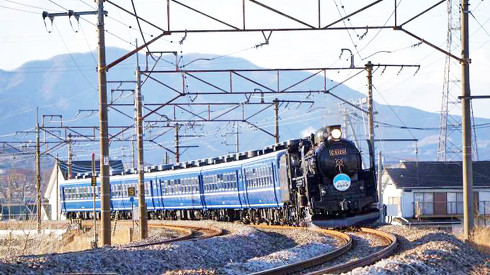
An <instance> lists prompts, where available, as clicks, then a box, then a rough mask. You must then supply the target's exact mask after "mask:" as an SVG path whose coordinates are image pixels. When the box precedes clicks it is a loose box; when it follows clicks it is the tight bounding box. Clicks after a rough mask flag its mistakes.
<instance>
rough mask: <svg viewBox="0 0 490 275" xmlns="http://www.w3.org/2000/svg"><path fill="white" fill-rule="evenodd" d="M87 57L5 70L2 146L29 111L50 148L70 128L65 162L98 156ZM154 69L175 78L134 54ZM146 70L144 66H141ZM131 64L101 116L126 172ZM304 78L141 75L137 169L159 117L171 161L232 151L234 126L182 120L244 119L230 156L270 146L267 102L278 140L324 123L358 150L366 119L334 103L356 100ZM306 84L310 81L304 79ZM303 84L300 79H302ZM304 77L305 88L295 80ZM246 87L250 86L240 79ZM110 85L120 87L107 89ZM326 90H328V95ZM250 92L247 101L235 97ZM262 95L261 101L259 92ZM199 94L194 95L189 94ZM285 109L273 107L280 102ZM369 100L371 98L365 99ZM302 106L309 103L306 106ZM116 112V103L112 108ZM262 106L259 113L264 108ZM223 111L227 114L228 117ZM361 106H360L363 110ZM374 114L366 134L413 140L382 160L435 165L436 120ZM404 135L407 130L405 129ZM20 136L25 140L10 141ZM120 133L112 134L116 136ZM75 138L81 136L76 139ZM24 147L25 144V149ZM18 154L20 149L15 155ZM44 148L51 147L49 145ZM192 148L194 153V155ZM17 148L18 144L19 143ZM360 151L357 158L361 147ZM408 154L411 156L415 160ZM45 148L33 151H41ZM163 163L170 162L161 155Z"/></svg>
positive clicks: (218, 63)
mask: <svg viewBox="0 0 490 275" xmlns="http://www.w3.org/2000/svg"><path fill="white" fill-rule="evenodd" d="M125 53H126V52H125V51H124V50H121V49H117V48H109V49H108V51H107V61H108V63H109V62H111V61H113V60H116V59H117V58H119V57H120V56H122V55H124V54H125ZM94 55H95V54H94V53H77V54H71V55H60V56H56V57H53V58H51V59H49V60H43V61H32V62H29V63H26V64H24V65H23V66H21V67H20V68H18V69H16V70H14V71H0V95H1V97H0V98H1V99H0V106H1V107H2V108H0V123H1V126H2V127H1V128H0V135H2V140H3V141H18V142H21V141H31V142H33V141H34V140H35V135H34V134H33V133H32V130H34V129H35V126H36V108H37V107H38V108H39V117H38V119H39V122H40V124H41V126H43V129H44V130H43V131H42V134H41V140H42V141H44V140H45V139H46V141H50V142H56V141H58V140H59V139H57V138H56V137H55V136H63V137H64V136H65V135H66V134H67V131H65V130H60V129H56V127H59V126H62V125H61V121H60V119H59V117H58V115H62V117H63V122H62V123H63V126H70V127H78V128H72V130H73V131H72V132H71V133H72V135H73V139H74V140H75V143H74V144H73V147H74V159H78V160H86V159H89V158H90V156H91V154H92V152H95V153H97V152H98V145H97V144H93V143H92V144H90V143H88V142H87V140H88V139H90V138H94V137H95V138H96V137H98V130H96V129H83V128H82V127H87V126H98V123H99V122H98V114H97V113H96V112H93V111H92V110H97V109H98V92H97V74H96V61H95V60H96V57H95V56H94ZM159 58H161V59H160V61H159V63H158V65H157V66H156V67H155V69H156V70H167V71H168V70H175V62H176V61H175V57H174V56H173V55H164V56H162V57H160V56H143V55H140V56H139V59H140V66H141V68H142V69H147V68H148V69H150V68H152V66H153V64H154V63H155V60H159ZM177 61H178V64H179V66H183V65H185V69H200V70H211V69H213V70H216V69H257V68H258V67H257V66H255V65H254V64H252V63H250V62H248V61H246V60H243V59H240V58H232V57H217V56H210V55H201V54H191V55H186V56H185V58H180V59H178V60H177ZM146 63H148V65H147V64H146ZM135 67H136V57H131V58H129V59H128V60H126V61H124V62H122V63H121V64H118V65H117V66H115V67H113V68H111V70H109V72H108V80H109V81H112V82H110V83H109V84H108V101H109V103H113V105H111V108H109V125H110V126H111V127H114V128H111V129H110V135H111V136H113V135H116V137H114V138H113V139H112V141H111V144H110V146H111V147H110V152H111V158H114V159H123V161H124V162H125V163H126V165H128V166H130V164H129V162H131V157H132V154H131V143H130V142H129V141H125V140H127V139H128V138H129V137H130V136H132V135H134V130H133V129H129V130H126V131H124V128H123V126H127V125H131V124H132V123H133V118H132V117H133V114H134V110H133V106H132V103H133V97H132V94H131V91H129V90H132V89H134V87H135V84H134V82H132V81H134V80H135V73H134V70H135ZM314 73H316V72H314V71H291V72H281V74H280V77H279V79H280V87H279V90H284V89H286V88H288V87H291V86H293V87H292V88H291V89H289V90H293V89H294V90H301V91H303V93H302V94H295V95H292V94H288V93H287V91H286V92H284V93H280V94H268V93H266V92H267V91H268V89H277V78H278V76H277V72H275V71H271V72H266V73H258V72H239V73H236V74H232V76H231V80H230V74H229V73H211V72H210V73H200V74H198V73H191V74H188V75H182V74H181V73H180V72H173V73H165V74H161V73H152V74H149V77H148V76H147V75H143V76H142V80H143V82H144V84H143V85H142V92H143V96H144V103H145V109H144V114H146V115H148V114H149V113H150V112H152V114H151V115H148V117H147V119H146V120H145V121H146V122H147V124H146V128H145V138H146V139H154V141H155V142H148V143H145V150H146V151H145V163H146V164H159V163H161V162H162V161H163V158H164V156H165V151H166V150H165V149H163V148H164V147H165V148H167V149H168V150H167V152H169V151H174V150H175V149H174V139H175V130H174V128H167V125H168V124H169V123H167V122H168V121H167V120H168V119H170V118H173V117H174V116H175V117H176V118H177V119H178V120H179V121H180V124H181V128H180V131H179V135H180V136H181V138H180V144H181V145H182V146H189V147H183V148H181V153H183V154H182V157H181V160H191V159H198V158H206V157H213V156H218V155H223V154H226V153H228V152H232V151H234V150H235V145H234V143H236V136H235V135H234V132H235V131H236V127H235V125H234V123H207V122H203V121H198V122H190V121H189V120H196V118H198V119H199V120H202V119H204V118H208V117H211V118H215V119H217V120H219V119H223V118H226V119H235V120H241V119H242V117H245V118H247V117H250V118H249V119H248V121H249V122H250V123H243V122H241V123H239V125H238V131H239V133H240V134H239V143H240V151H248V150H254V149H260V148H263V147H264V146H267V145H269V144H272V143H273V137H271V136H270V135H269V134H267V133H266V132H269V133H274V117H273V116H274V111H273V107H272V105H260V104H259V103H261V102H262V101H263V102H266V103H271V102H273V100H274V99H276V98H277V99H278V100H279V101H280V103H279V118H280V121H279V128H280V140H281V141H283V140H287V139H293V138H298V137H302V136H304V135H306V134H308V133H309V132H311V131H313V130H315V129H318V128H320V127H322V126H325V125H333V124H344V121H345V123H346V125H348V127H347V132H348V134H349V136H350V137H351V138H352V139H354V137H353V136H352V132H353V131H352V130H354V132H355V133H356V138H357V139H358V140H359V143H360V144H365V142H364V141H362V140H365V139H366V130H365V124H366V123H365V122H366V121H367V120H366V119H367V118H366V116H365V114H364V113H362V112H361V111H359V110H357V109H355V108H353V107H352V106H351V105H349V104H340V103H341V102H342V101H340V100H339V99H338V97H340V98H342V99H344V100H346V101H348V102H349V103H351V104H353V105H358V103H359V102H361V101H362V100H363V99H364V98H365V96H364V95H363V94H362V93H360V92H358V91H354V90H352V89H350V88H349V87H347V86H345V85H338V86H336V85H337V83H335V82H333V81H331V80H328V81H327V87H328V89H332V88H333V89H332V90H331V91H330V92H331V93H332V94H334V95H335V97H334V96H332V95H330V94H326V93H317V91H321V90H323V87H324V85H325V83H324V80H323V77H322V76H321V74H319V75H315V76H312V77H310V76H311V75H312V74H314ZM308 77H310V78H308ZM306 78H308V79H306ZM305 79H306V80H305ZM250 80H251V81H250ZM114 81H123V82H118V83H115V82H114ZM230 82H233V89H234V90H233V92H234V93H235V95H224V94H223V95H221V94H220V95H204V94H202V93H203V92H215V91H222V90H227V89H229V87H230ZM334 87H335V88H334ZM251 91H255V93H254V95H253V96H251V97H250V98H247V97H246V96H245V95H243V94H240V92H251ZM178 92H181V93H182V92H183V93H186V95H185V96H181V97H180V98H177V99H175V100H174V101H172V103H176V102H179V103H187V105H181V106H180V107H172V106H167V107H162V108H160V109H158V110H157V111H154V110H155V109H157V108H159V107H160V106H159V105H161V104H163V103H165V102H167V101H170V100H172V99H174V98H175V97H176V96H177V95H178ZM264 92H265V93H264ZM197 93H201V94H200V95H198V96H196V95H195V94H197ZM286 100H289V101H294V102H289V103H287V102H283V101H286ZM375 100H376V98H375ZM310 101H311V102H310ZM198 102H214V103H221V104H223V103H225V102H233V103H243V102H248V103H254V105H243V106H244V107H242V105H237V106H238V107H237V106H225V105H219V106H218V105H216V106H209V107H208V106H206V105H204V106H201V105H195V103H198ZM118 104H119V105H118ZM267 106H269V108H266V107H267ZM339 106H341V107H342V108H344V109H345V113H347V114H348V115H342V114H341V112H340V110H339ZM233 107H235V108H236V109H234V110H231V109H232V108H233ZM363 107H364V108H365V104H364V105H363ZM375 110H376V112H377V114H376V117H375V120H376V130H375V135H376V138H377V139H393V138H397V139H407V138H408V139H418V142H417V143H415V142H407V141H406V142H401V141H398V142H391V141H383V142H378V143H377V144H376V146H377V149H379V150H381V151H382V154H383V156H384V159H385V161H387V162H398V161H399V160H405V159H409V160H415V159H419V160H434V159H436V158H437V149H438V134H439V129H438V127H439V119H440V118H439V114H437V113H429V112H425V111H421V110H418V109H414V108H411V107H406V106H388V105H383V104H380V103H378V102H376V103H375ZM488 123H490V120H488V119H479V118H477V119H475V124H476V125H481V127H479V128H477V137H478V145H479V148H478V149H479V156H480V160H488V159H490V148H489V144H490V140H489V139H488V137H489V136H490V130H489V129H488V128H487V127H485V126H484V125H488ZM407 128H411V129H407ZM25 130H29V131H31V132H29V133H24V134H21V133H17V134H16V135H14V134H15V133H16V132H18V131H25ZM448 132H449V133H450V135H449V139H450V141H451V142H452V143H454V144H456V145H457V146H458V148H460V144H461V134H460V132H459V131H458V130H454V131H453V130H452V129H450V130H449V131H448ZM120 133H122V134H120ZM80 134H83V135H84V136H85V137H82V136H81V135H80ZM31 145H32V144H31ZM18 146H19V150H23V149H22V148H20V146H21V145H18ZM52 146H54V143H52V144H50V145H49V147H52ZM194 146H199V147H197V148H196V147H194ZM24 148H25V145H24ZM362 148H364V149H363V151H364V152H367V150H366V149H365V146H364V145H363V147H362ZM415 149H417V150H418V154H415V153H414V152H415ZM44 151H45V148H44V146H43V152H44ZM50 153H51V154H52V155H53V156H54V155H55V154H58V155H59V157H60V158H61V159H66V156H67V154H68V153H67V146H66V144H65V146H63V147H60V149H59V150H56V151H50ZM169 157H170V158H171V159H173V156H172V155H171V154H170V155H169Z"/></svg>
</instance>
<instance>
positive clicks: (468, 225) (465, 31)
mask: <svg viewBox="0 0 490 275" xmlns="http://www.w3.org/2000/svg"><path fill="white" fill-rule="evenodd" d="M468 5H469V4H468V0H461V8H462V12H461V47H462V48H461V59H462V62H461V67H462V68H461V71H462V75H461V80H462V99H461V103H462V113H463V114H462V129H463V131H462V132H463V133H462V136H463V137H462V140H463V202H464V203H463V205H464V206H463V239H464V240H465V241H469V240H470V235H471V231H472V230H473V225H474V218H473V164H472V159H471V91H470V49H469V44H470V43H469V37H468V36H469V26H468V25H469V22H468V13H469V9H468Z"/></svg>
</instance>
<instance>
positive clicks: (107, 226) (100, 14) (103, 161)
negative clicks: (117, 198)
mask: <svg viewBox="0 0 490 275" xmlns="http://www.w3.org/2000/svg"><path fill="white" fill-rule="evenodd" d="M97 6H98V9H97V10H98V11H97V18H98V20H97V21H98V22H97V34H98V41H99V49H98V51H99V53H98V65H99V66H98V70H97V71H98V74H99V75H98V78H99V124H100V179H101V184H100V185H101V188H100V191H101V194H100V207H101V223H102V226H101V233H102V234H101V235H102V245H111V188H110V180H109V138H108V115H107V75H106V73H107V72H106V60H105V28H104V15H105V13H104V0H97Z"/></svg>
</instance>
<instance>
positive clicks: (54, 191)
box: [42, 160, 124, 220]
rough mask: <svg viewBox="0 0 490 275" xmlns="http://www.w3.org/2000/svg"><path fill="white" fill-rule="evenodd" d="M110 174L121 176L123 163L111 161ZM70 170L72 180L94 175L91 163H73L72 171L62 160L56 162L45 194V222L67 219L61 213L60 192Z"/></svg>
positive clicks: (97, 170) (43, 213)
mask: <svg viewBox="0 0 490 275" xmlns="http://www.w3.org/2000/svg"><path fill="white" fill-rule="evenodd" d="M99 167H100V165H99V162H98V161H96V162H95V169H96V170H95V171H96V174H98V173H99ZM109 167H110V172H111V173H113V174H120V173H122V172H123V171H124V167H123V164H122V161H120V160H111V161H109ZM68 170H70V171H71V176H70V178H76V177H79V176H81V175H84V174H91V173H92V162H91V161H73V162H72V164H71V167H70V169H69V168H68V164H67V163H66V162H63V161H61V160H58V161H57V162H55V164H54V167H53V171H52V172H51V176H50V178H49V181H48V185H47V186H46V190H45V192H44V197H43V200H44V203H43V205H44V207H43V209H42V218H43V219H44V220H64V219H66V217H65V216H64V215H63V214H62V213H61V205H60V198H61V194H60V190H59V184H60V183H62V182H64V181H66V180H68ZM46 202H47V203H46Z"/></svg>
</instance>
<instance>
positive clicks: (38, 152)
mask: <svg viewBox="0 0 490 275" xmlns="http://www.w3.org/2000/svg"><path fill="white" fill-rule="evenodd" d="M11 204H12V202H11ZM36 207H37V233H41V149H40V142H39V120H38V121H37V123H36ZM9 215H10V212H9Z"/></svg>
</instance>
